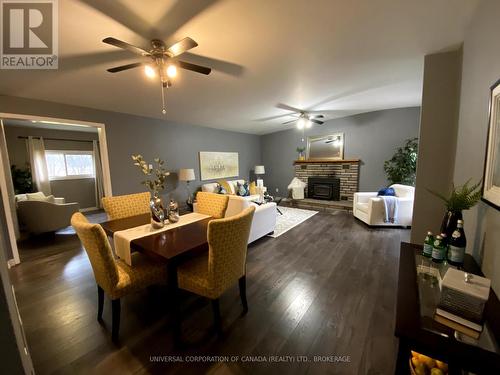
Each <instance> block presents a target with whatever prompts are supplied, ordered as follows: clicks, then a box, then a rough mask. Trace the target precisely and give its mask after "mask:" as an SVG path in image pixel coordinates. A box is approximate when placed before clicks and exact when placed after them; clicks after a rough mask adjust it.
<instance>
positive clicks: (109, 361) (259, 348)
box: [11, 211, 409, 374]
mask: <svg viewBox="0 0 500 375" xmlns="http://www.w3.org/2000/svg"><path fill="white" fill-rule="evenodd" d="M408 236H409V230H403V229H370V228H368V227H367V226H365V225H364V224H362V223H360V222H359V221H357V220H355V219H354V218H353V216H352V214H349V213H347V212H344V211H338V212H335V213H333V214H322V213H320V214H317V215H315V216H313V217H312V218H311V219H309V220H307V221H306V222H304V223H302V224H301V225H299V226H297V227H295V228H293V229H292V230H290V231H288V232H287V233H285V234H283V235H282V236H280V237H278V238H276V239H273V238H269V237H266V238H263V239H261V240H259V241H257V242H255V243H254V244H252V245H251V246H250V247H249V249H248V258H247V259H248V264H247V298H248V304H249V312H248V314H247V315H244V316H241V311H242V307H241V304H240V299H239V295H238V285H237V284H235V286H234V287H233V288H232V289H231V290H230V291H228V292H227V293H226V294H225V295H223V297H222V298H221V314H222V318H223V329H224V337H223V338H222V339H217V338H216V336H215V335H211V334H209V333H210V332H209V330H210V329H211V326H212V310H211V306H210V304H209V303H208V302H207V301H205V300H203V299H201V298H199V297H196V296H193V295H190V294H188V293H182V295H181V307H180V308H181V314H182V317H183V338H184V341H185V342H186V343H185V345H184V346H183V348H182V349H175V348H174V345H173V337H172V324H171V318H170V316H169V313H168V312H169V311H170V310H169V297H168V294H167V291H166V288H165V287H162V286H158V287H152V288H150V289H148V290H147V291H145V292H144V293H140V294H134V295H132V296H129V297H125V298H123V299H122V322H121V328H120V339H121V341H120V344H119V345H115V344H113V343H112V342H111V337H110V329H111V303H110V301H109V300H106V301H105V305H104V315H103V317H104V322H105V323H104V324H103V325H100V324H99V323H98V322H97V320H96V314H97V290H96V285H95V281H94V278H93V275H92V270H91V268H90V264H89V261H88V258H87V255H86V254H85V252H84V250H83V249H82V248H81V247H80V244H79V242H78V239H77V238H76V236H74V235H67V236H65V237H64V238H62V239H61V238H59V237H60V236H57V238H55V239H53V241H54V242H56V243H55V244H53V245H52V246H49V245H47V244H46V245H45V248H44V250H34V251H36V254H34V255H32V256H30V255H29V254H27V253H26V251H28V252H29V250H28V249H25V250H24V260H25V261H24V262H23V263H21V264H20V265H19V266H16V267H15V268H13V269H11V277H12V281H13V283H14V285H15V289H16V291H17V299H18V304H19V308H20V312H21V317H22V319H23V322H24V326H25V330H26V335H27V339H28V344H29V348H30V351H31V355H32V358H33V362H34V366H35V369H36V371H37V373H38V374H51V373H55V374H73V373H84V374H89V373H99V374H117V373H119V374H146V373H152V374H156V373H158V374H166V373H175V374H199V373H204V372H207V373H210V374H260V373H262V374H276V373H282V374H305V373H307V374H324V373H331V374H390V373H392V372H393V367H394V361H395V358H396V344H397V342H396V339H395V338H394V336H393V330H394V328H393V327H394V309H395V302H396V280H397V269H398V259H399V258H398V256H399V255H398V254H399V244H400V242H401V241H408ZM61 241H62V242H61ZM155 356H158V357H155ZM167 356H179V357H167ZM192 356H228V359H229V362H222V361H219V362H217V361H215V362H196V363H193V362H188V361H192V360H194V357H192ZM232 356H238V357H239V360H238V361H234V362H231V359H234V358H232ZM260 356H267V357H260ZM270 356H293V357H292V358H293V360H294V362H288V363H286V362H273V363H270V362H269V361H270V360H271V357H270ZM295 356H307V357H308V360H309V361H308V362H299V360H300V359H301V358H298V357H295ZM315 356H344V357H343V358H342V359H343V360H348V361H347V362H333V363H331V362H314V357H315ZM264 358H266V359H267V360H268V361H267V362H264V361H263V360H264ZM179 359H183V360H184V362H176V361H175V360H179ZM205 359H207V358H206V357H205ZM212 359H216V358H212ZM283 359H286V358H285V357H279V358H276V360H283ZM333 359H334V358H333ZM168 360H170V361H171V362H167V361H168ZM159 361H160V362H159Z"/></svg>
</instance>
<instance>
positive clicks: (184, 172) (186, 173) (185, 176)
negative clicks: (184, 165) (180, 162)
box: [179, 168, 196, 181]
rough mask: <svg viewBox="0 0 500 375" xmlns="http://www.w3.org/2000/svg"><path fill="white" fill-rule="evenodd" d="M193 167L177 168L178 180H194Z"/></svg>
mask: <svg viewBox="0 0 500 375" xmlns="http://www.w3.org/2000/svg"><path fill="white" fill-rule="evenodd" d="M194 180H196V177H194V169H191V168H188V169H179V181H194Z"/></svg>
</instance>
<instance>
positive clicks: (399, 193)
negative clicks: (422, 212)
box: [352, 184, 415, 227]
mask: <svg viewBox="0 0 500 375" xmlns="http://www.w3.org/2000/svg"><path fill="white" fill-rule="evenodd" d="M390 187H391V188H393V189H394V192H395V193H396V198H397V200H398V206H399V208H398V216H397V218H396V221H395V222H394V223H386V222H384V217H385V206H384V201H383V198H381V197H379V196H377V193H376V192H369V193H354V202H353V211H352V212H353V215H354V216H355V217H356V218H358V219H359V220H361V221H363V222H364V223H366V224H368V225H377V226H379V225H380V226H391V227H394V226H403V227H411V222H412V217H413V200H414V197H415V188H414V187H413V186H408V185H401V184H394V185H391V186H390Z"/></svg>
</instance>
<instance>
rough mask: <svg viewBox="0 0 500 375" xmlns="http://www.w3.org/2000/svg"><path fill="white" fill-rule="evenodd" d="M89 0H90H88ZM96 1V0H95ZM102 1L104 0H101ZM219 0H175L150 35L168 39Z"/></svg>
mask: <svg viewBox="0 0 500 375" xmlns="http://www.w3.org/2000/svg"><path fill="white" fill-rule="evenodd" d="M87 1H89V0H87ZM93 1H96V0H93ZM99 1H100V2H102V0H99ZM218 1H219V0H203V1H200V0H182V1H175V2H174V5H172V6H171V7H169V8H168V10H167V11H166V13H164V14H163V16H161V17H160V18H159V19H158V21H157V22H156V25H155V26H154V27H151V28H150V30H149V35H150V36H156V37H157V36H158V35H161V36H162V38H164V39H165V40H168V39H169V38H170V37H171V36H172V35H174V34H175V33H176V31H177V30H179V29H180V28H181V27H183V26H184V25H186V24H187V23H188V22H189V21H190V20H192V19H194V18H195V17H196V16H198V15H200V14H202V13H203V12H204V11H205V10H207V9H208V8H210V7H211V6H212V5H214V4H215V3H217V2H218Z"/></svg>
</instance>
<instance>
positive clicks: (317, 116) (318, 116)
mask: <svg viewBox="0 0 500 375" xmlns="http://www.w3.org/2000/svg"><path fill="white" fill-rule="evenodd" d="M324 117H325V116H323V115H312V116H310V117H309V118H324Z"/></svg>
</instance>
